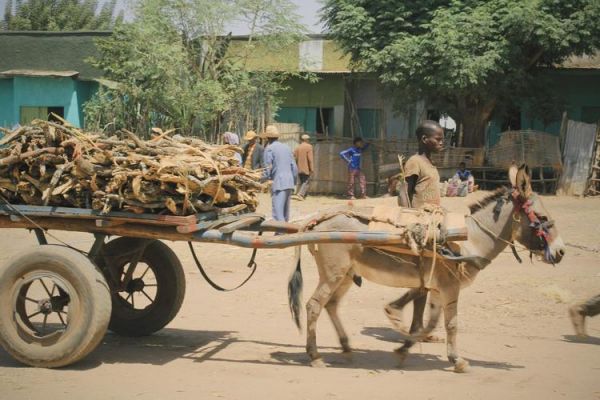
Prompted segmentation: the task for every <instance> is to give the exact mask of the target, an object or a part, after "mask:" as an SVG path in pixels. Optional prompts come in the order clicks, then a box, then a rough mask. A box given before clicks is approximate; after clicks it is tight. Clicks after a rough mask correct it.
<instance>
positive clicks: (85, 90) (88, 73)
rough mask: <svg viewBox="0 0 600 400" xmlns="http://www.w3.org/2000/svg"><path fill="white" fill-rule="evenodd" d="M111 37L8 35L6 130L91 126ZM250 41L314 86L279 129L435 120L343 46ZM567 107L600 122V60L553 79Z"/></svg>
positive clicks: (265, 60) (246, 56) (554, 129)
mask: <svg viewBox="0 0 600 400" xmlns="http://www.w3.org/2000/svg"><path fill="white" fill-rule="evenodd" d="M108 35H110V32H0V54H2V57H1V58H0V126H8V127H11V126H14V125H15V124H17V123H27V122H29V121H31V119H33V118H47V117H48V115H49V113H50V112H54V113H56V114H58V115H60V116H63V117H64V118H66V119H67V120H68V121H70V122H71V123H72V124H73V125H75V126H83V125H84V123H85V121H84V115H83V114H84V113H83V107H84V104H85V102H86V101H87V100H88V99H90V97H91V96H92V95H93V94H94V93H95V92H96V91H97V90H98V88H99V85H100V84H108V82H106V81H103V80H102V73H101V71H99V70H97V69H95V68H93V67H92V66H91V65H90V64H89V63H87V62H86V60H88V59H89V58H90V57H92V56H94V55H96V54H97V49H96V47H95V44H94V42H95V40H97V39H101V38H103V37H106V36H108ZM248 42H249V38H248V37H247V36H233V37H231V41H230V43H229V50H228V51H230V52H234V53H235V55H236V56H238V58H239V59H240V60H243V62H244V63H246V66H247V67H248V68H250V69H254V70H272V71H292V72H296V73H297V72H299V71H300V72H306V73H309V74H310V75H311V77H312V78H311V79H303V78H301V77H295V78H290V79H289V80H288V82H287V83H288V86H289V90H287V91H286V92H285V93H284V94H283V99H282V100H283V101H282V103H281V105H280V107H279V109H278V110H277V112H276V115H275V119H276V121H277V122H285V123H297V124H299V125H300V126H301V127H302V129H303V130H304V131H305V132H308V133H310V134H311V135H315V136H321V137H353V136H362V137H365V138H372V139H374V138H378V139H396V140H406V139H412V133H413V132H414V130H415V128H416V125H417V124H418V121H420V120H422V119H424V118H426V116H427V115H428V111H431V110H427V108H426V105H425V104H424V103H423V102H419V103H416V104H412V105H410V106H407V107H406V109H405V110H403V111H402V112H396V111H395V110H394V107H393V101H392V99H391V96H388V95H387V94H386V92H385V91H384V90H383V89H382V87H381V85H380V84H379V82H378V80H377V79H376V78H375V76H373V75H371V74H367V73H364V72H357V71H353V70H352V68H351V63H350V59H349V58H348V56H346V55H344V54H343V52H342V51H341V50H340V49H339V47H338V46H337V45H336V43H335V42H334V41H333V40H330V39H328V38H327V36H324V35H311V36H309V37H308V38H307V40H305V41H302V42H300V43H294V44H292V45H288V46H282V47H279V48H277V49H274V48H272V47H267V46H266V45H264V44H263V43H262V42H260V41H253V42H252V43H251V45H250V46H249V45H248ZM545 73H546V74H549V75H550V77H551V80H550V81H551V82H552V85H553V87H554V89H555V90H556V92H557V94H558V95H559V97H560V98H561V99H562V100H563V102H564V103H565V111H566V112H567V114H568V118H570V119H573V120H580V121H586V122H596V121H598V120H599V119H600V56H595V57H576V58H573V59H571V60H569V62H567V63H564V64H563V65H561V66H560V67H559V68H556V69H553V70H548V71H546V72H545ZM561 119H562V115H554V116H548V118H546V121H545V122H543V121H540V120H538V119H533V118H532V117H531V116H530V115H529V113H528V112H527V109H526V107H523V108H522V109H519V110H515V111H514V113H513V114H512V115H510V116H509V117H496V118H494V119H493V120H492V122H491V123H490V124H489V127H488V130H487V132H486V136H487V143H488V145H490V144H494V143H496V142H497V141H498V138H499V136H500V133H501V132H503V131H505V130H508V129H509V128H510V129H536V130H541V131H545V132H549V133H552V134H555V135H558V133H559V130H560V125H561Z"/></svg>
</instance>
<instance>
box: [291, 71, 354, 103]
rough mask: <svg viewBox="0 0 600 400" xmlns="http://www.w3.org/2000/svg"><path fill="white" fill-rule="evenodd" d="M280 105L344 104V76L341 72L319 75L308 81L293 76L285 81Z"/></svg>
mask: <svg viewBox="0 0 600 400" xmlns="http://www.w3.org/2000/svg"><path fill="white" fill-rule="evenodd" d="M287 85H288V86H289V89H288V90H287V91H286V92H285V93H284V99H283V103H282V104H281V106H282V107H324V108H325V107H333V106H337V105H343V104H344V78H343V75H341V74H331V75H321V76H320V79H319V81H318V82H315V83H310V82H309V81H306V80H304V79H298V78H294V79H291V80H289V81H288V82H287Z"/></svg>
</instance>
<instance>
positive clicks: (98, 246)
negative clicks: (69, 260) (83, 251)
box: [88, 233, 108, 260]
mask: <svg viewBox="0 0 600 400" xmlns="http://www.w3.org/2000/svg"><path fill="white" fill-rule="evenodd" d="M106 236H108V235H107V234H106V233H94V238H96V240H94V244H93V245H92V248H91V249H90V251H89V252H88V257H89V258H90V259H92V260H95V259H96V257H98V255H99V254H100V252H101V251H102V248H103V247H104V240H105V239H106Z"/></svg>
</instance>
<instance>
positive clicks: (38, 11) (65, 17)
mask: <svg viewBox="0 0 600 400" xmlns="http://www.w3.org/2000/svg"><path fill="white" fill-rule="evenodd" d="M13 6H14V7H13ZM115 6H116V0H111V1H107V2H105V3H104V4H103V5H102V7H98V1H97V0H26V1H23V0H16V2H15V3H14V4H13V1H12V0H8V1H7V3H6V8H5V12H4V21H3V26H4V29H6V30H9V31H80V30H109V29H111V28H112V27H113V26H114V25H118V24H120V23H121V22H122V20H123V15H122V14H119V15H118V16H115ZM13 11H14V12H13Z"/></svg>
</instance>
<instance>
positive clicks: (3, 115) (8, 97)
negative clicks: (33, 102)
mask: <svg viewBox="0 0 600 400" xmlns="http://www.w3.org/2000/svg"><path fill="white" fill-rule="evenodd" d="M14 123H15V122H14V115H13V80H12V79H0V126H4V127H12V125H14Z"/></svg>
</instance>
